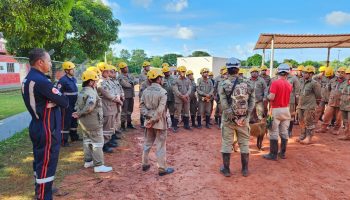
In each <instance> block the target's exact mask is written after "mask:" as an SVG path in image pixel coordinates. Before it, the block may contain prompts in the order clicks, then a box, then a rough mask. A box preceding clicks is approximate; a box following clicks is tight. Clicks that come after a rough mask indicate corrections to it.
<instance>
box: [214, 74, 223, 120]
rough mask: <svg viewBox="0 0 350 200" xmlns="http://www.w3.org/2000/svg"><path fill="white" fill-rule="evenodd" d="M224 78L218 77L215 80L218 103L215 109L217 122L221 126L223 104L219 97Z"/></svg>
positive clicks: (215, 96)
mask: <svg viewBox="0 0 350 200" xmlns="http://www.w3.org/2000/svg"><path fill="white" fill-rule="evenodd" d="M224 80H225V79H224V77H223V76H222V75H220V76H217V77H216V78H215V85H214V99H215V102H216V108H215V122H216V123H217V124H218V125H219V126H220V124H221V114H222V109H221V103H220V96H219V86H220V85H221V82H222V81H224Z"/></svg>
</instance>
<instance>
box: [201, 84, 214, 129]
mask: <svg viewBox="0 0 350 200" xmlns="http://www.w3.org/2000/svg"><path fill="white" fill-rule="evenodd" d="M197 83H198V85H197V95H198V102H199V103H198V104H199V105H198V106H199V108H198V113H197V122H198V126H200V123H201V121H202V119H201V117H202V116H204V115H205V122H206V127H207V128H209V120H210V113H211V108H212V107H211V106H212V105H211V104H212V103H211V99H212V96H213V93H214V85H213V83H212V81H211V79H209V78H208V79H207V80H205V79H204V78H199V79H198V80H197ZM207 95H209V96H210V98H209V99H208V100H206V99H205V98H206V96H207Z"/></svg>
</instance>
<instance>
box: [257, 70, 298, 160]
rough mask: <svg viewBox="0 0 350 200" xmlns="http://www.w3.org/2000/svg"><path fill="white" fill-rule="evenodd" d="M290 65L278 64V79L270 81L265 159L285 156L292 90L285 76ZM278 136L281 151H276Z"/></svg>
mask: <svg viewBox="0 0 350 200" xmlns="http://www.w3.org/2000/svg"><path fill="white" fill-rule="evenodd" d="M289 70H290V67H289V65H288V64H285V63H284V64H280V65H279V66H278V79H277V80H275V81H273V82H272V83H271V87H270V93H269V95H268V96H267V98H268V99H269V100H270V105H271V113H272V118H273V121H272V127H271V130H269V134H270V153H269V154H265V155H263V158H265V159H267V160H277V155H280V157H281V158H285V153H286V149H287V143H288V137H289V136H288V126H289V122H290V120H291V115H290V110H289V101H290V95H291V92H292V85H291V84H290V83H289V82H288V80H287V76H288V73H289ZM278 136H280V137H281V152H280V153H278Z"/></svg>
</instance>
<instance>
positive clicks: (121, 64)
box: [118, 62, 128, 69]
mask: <svg viewBox="0 0 350 200" xmlns="http://www.w3.org/2000/svg"><path fill="white" fill-rule="evenodd" d="M127 66H128V64H126V62H120V63H119V64H118V67H119V69H124V68H125V67H127Z"/></svg>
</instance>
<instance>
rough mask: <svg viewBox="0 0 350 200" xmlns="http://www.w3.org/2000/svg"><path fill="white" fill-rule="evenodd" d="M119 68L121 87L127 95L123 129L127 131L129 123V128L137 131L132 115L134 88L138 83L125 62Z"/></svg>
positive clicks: (124, 103)
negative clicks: (132, 121)
mask: <svg viewBox="0 0 350 200" xmlns="http://www.w3.org/2000/svg"><path fill="white" fill-rule="evenodd" d="M118 67H119V69H120V70H121V74H120V75H119V76H118V81H119V83H120V85H122V87H123V90H124V95H125V100H124V102H123V107H122V116H121V129H122V130H123V131H125V130H126V129H125V128H126V126H125V122H127V128H130V129H135V127H134V126H133V125H132V123H131V114H132V112H133V111H134V97H135V91H134V86H135V85H136V84H137V81H136V79H135V77H134V76H133V75H132V74H130V73H129V68H128V65H127V64H126V63H125V62H120V63H119V64H118Z"/></svg>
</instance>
